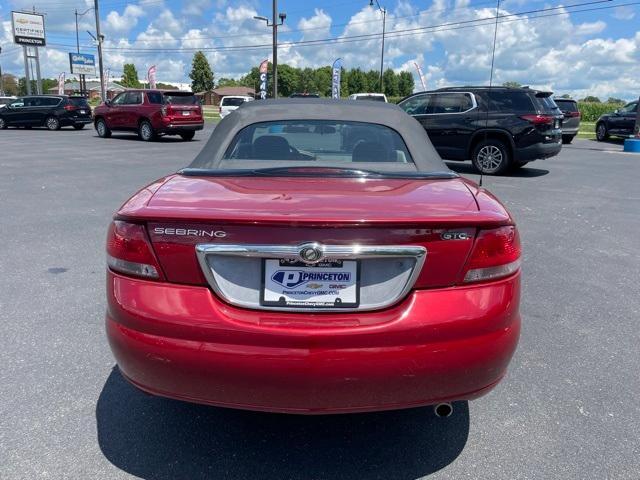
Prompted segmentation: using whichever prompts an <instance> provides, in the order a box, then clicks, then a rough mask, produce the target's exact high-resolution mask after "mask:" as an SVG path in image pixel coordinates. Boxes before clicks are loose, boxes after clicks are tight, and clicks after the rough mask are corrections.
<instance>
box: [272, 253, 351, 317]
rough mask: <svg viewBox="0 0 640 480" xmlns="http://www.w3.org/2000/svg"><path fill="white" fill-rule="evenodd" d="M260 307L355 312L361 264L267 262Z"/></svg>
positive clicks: (341, 262)
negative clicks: (333, 309) (353, 309)
mask: <svg viewBox="0 0 640 480" xmlns="http://www.w3.org/2000/svg"><path fill="white" fill-rule="evenodd" d="M263 281H264V286H263V288H262V292H261V298H260V303H261V304H262V305H265V306H275V307H296V308H312V307H315V308H354V307H357V306H358V304H359V301H360V298H359V297H360V295H359V285H358V262H357V261H355V260H344V261H342V260H335V261H328V260H327V261H325V262H321V263H318V264H316V265H308V264H305V263H302V262H298V261H295V260H286V259H280V260H264V277H263Z"/></svg>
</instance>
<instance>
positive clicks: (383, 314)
mask: <svg viewBox="0 0 640 480" xmlns="http://www.w3.org/2000/svg"><path fill="white" fill-rule="evenodd" d="M520 254H521V250H520V241H519V237H518V231H517V229H516V226H515V223H514V220H513V218H512V217H511V216H510V214H509V213H508V212H507V210H506V209H505V207H504V206H502V204H501V203H500V202H499V201H498V200H497V199H496V198H495V197H494V196H493V195H491V194H490V193H488V192H487V191H486V190H483V189H482V188H479V187H478V186H477V185H476V184H474V183H473V182H471V181H468V180H465V179H463V178H460V177H459V176H458V175H457V174H456V173H454V172H452V171H450V170H449V169H448V168H447V167H446V166H445V165H444V164H443V162H442V161H441V159H440V157H439V156H438V154H437V153H436V151H435V150H434V149H433V147H432V145H431V143H430V142H429V138H428V136H427V134H426V132H425V130H424V129H423V128H422V127H421V125H420V124H419V123H418V122H416V121H415V120H414V119H413V118H411V117H410V116H408V115H406V114H405V113H404V112H403V111H402V110H400V109H399V108H398V107H395V106H393V105H389V104H384V103H377V102H361V103H359V102H341V101H331V100H318V99H314V100H308V99H298V100H282V101H280V100H266V101H260V102H249V103H246V104H244V105H243V106H242V107H240V108H239V109H238V110H237V111H236V112H234V114H233V115H229V116H228V117H227V118H225V119H224V120H223V121H221V122H220V123H219V125H218V126H217V127H216V129H215V131H214V132H213V134H212V136H211V138H210V140H209V141H208V143H207V145H206V146H205V147H204V149H203V150H202V152H201V153H200V154H199V155H198V156H197V158H196V159H195V160H194V161H193V163H192V164H191V165H190V166H189V167H188V168H185V169H183V170H180V171H179V172H177V173H176V174H173V175H169V176H167V177H165V178H162V179H160V180H158V181H156V182H154V183H152V184H150V185H148V186H146V187H144V188H143V189H142V190H140V191H139V192H138V193H136V194H135V195H134V196H133V197H131V198H130V199H129V200H128V201H127V202H126V203H125V204H124V205H123V206H122V207H121V208H120V210H119V211H118V212H117V213H116V214H115V216H114V220H113V223H112V224H111V226H110V228H109V233H108V239H107V263H108V272H107V298H108V310H107V314H106V327H107V334H108V338H109V342H110V345H111V348H112V350H113V353H114V355H115V357H116V359H117V362H118V365H119V368H120V371H121V372H122V374H123V375H124V376H125V377H126V378H127V379H128V380H129V381H130V382H131V383H132V384H134V385H135V386H137V387H138V388H140V389H142V390H144V391H146V392H148V393H151V394H154V395H162V396H167V397H171V398H176V399H181V400H187V401H191V402H198V403H204V404H210V405H217V406H223V407H233V408H242V409H252V410H265V411H273V412H290V413H339V412H360V411H373V410H385V409H397V408H407V407H413V406H421V405H434V406H436V405H437V408H436V414H438V415H441V416H442V415H444V416H446V415H448V414H450V413H451V408H452V407H451V404H450V402H452V401H454V400H463V399H473V398H476V397H479V396H481V395H483V394H485V393H487V392H488V391H489V390H491V389H492V388H493V387H495V386H496V384H497V383H498V382H499V381H500V380H501V379H502V377H503V376H504V375H505V372H506V369H507V365H508V364H509V361H510V359H511V356H512V354H513V352H514V350H515V348H516V345H517V342H518V336H519V331H520V314H519V297H520Z"/></svg>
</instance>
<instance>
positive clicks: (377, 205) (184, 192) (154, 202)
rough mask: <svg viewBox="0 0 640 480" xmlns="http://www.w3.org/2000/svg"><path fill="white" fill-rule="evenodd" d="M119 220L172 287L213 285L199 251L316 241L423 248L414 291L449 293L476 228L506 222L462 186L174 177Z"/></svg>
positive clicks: (502, 215)
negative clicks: (148, 247) (144, 237)
mask: <svg viewBox="0 0 640 480" xmlns="http://www.w3.org/2000/svg"><path fill="white" fill-rule="evenodd" d="M119 216H120V218H124V219H131V220H134V219H135V220H136V221H145V222H146V225H147V228H148V232H149V237H150V239H151V242H152V245H153V247H154V249H155V252H156V255H157V256H158V259H159V261H160V264H161V266H162V269H163V270H164V273H165V276H166V278H167V279H168V280H169V281H172V282H176V283H184V284H195V285H204V284H207V283H211V282H207V275H206V273H207V271H206V266H205V267H204V268H203V265H202V263H199V260H198V256H197V254H196V246H197V245H203V244H208V245H212V244H213V245H257V244H259V245H272V246H273V245H282V246H297V245H301V244H304V243H307V242H317V243H319V244H322V245H333V246H345V245H364V246H381V245H382V246H392V247H393V246H400V247H401V246H417V247H423V248H424V249H426V262H425V264H424V267H423V268H422V271H421V272H420V274H419V276H418V277H416V278H417V279H416V281H415V285H416V286H417V287H420V288H431V287H438V286H447V285H452V284H455V283H456V282H457V281H458V280H459V276H460V272H461V270H462V268H463V266H464V263H465V261H466V259H467V257H468V255H469V252H470V250H471V247H472V245H473V240H474V238H475V235H476V232H477V229H478V228H480V227H492V226H498V225H504V224H507V223H509V222H510V218H509V216H508V215H507V214H505V212H504V211H503V210H500V209H494V210H492V209H484V210H482V211H481V210H480V209H479V208H478V204H477V202H476V199H475V197H474V195H473V194H472V193H471V191H470V189H469V188H468V186H467V184H466V182H465V181H463V180H462V179H459V178H454V179H447V180H412V179H366V180H363V179H359V178H331V179H324V180H323V181H318V179H316V178H283V177H280V178H256V177H243V178H219V177H218V178H212V177H204V178H203V177H197V178H194V177H187V176H181V175H176V176H173V177H172V178H170V179H169V180H168V181H166V182H165V183H164V184H163V185H162V186H161V187H160V188H159V189H157V191H155V193H153V195H151V194H150V193H147V194H146V195H145V196H144V200H143V201H137V200H136V199H135V198H134V199H132V201H130V202H129V203H128V204H126V205H125V206H124V207H123V209H121V211H120V212H119ZM393 265H396V264H393V263H390V264H389V266H391V267H393ZM245 266H247V265H245ZM379 266H382V264H380V265H379ZM396 266H398V268H400V266H399V264H397V265H396ZM253 267H255V271H254V274H253V275H254V276H259V275H261V273H260V269H259V268H258V265H257V264H254V265H253ZM254 280H255V281H257V282H258V283H259V279H257V278H255V279H254Z"/></svg>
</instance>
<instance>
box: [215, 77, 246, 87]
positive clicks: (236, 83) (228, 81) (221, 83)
mask: <svg viewBox="0 0 640 480" xmlns="http://www.w3.org/2000/svg"><path fill="white" fill-rule="evenodd" d="M241 83H242V82H241V81H240V80H236V79H235V78H225V77H222V78H220V80H218V83H217V84H216V88H222V87H242V86H243V85H241Z"/></svg>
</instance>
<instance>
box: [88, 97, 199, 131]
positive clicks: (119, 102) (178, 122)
mask: <svg viewBox="0 0 640 480" xmlns="http://www.w3.org/2000/svg"><path fill="white" fill-rule="evenodd" d="M94 125H95V128H96V131H97V132H98V135H99V136H101V137H102V138H109V137H110V136H111V132H112V131H125V132H136V133H137V134H138V135H139V136H140V138H141V139H142V140H144V141H147V142H149V141H152V140H155V139H156V138H157V137H158V136H159V135H180V136H181V137H182V139H183V140H191V139H192V138H193V137H194V135H195V133H196V130H202V128H203V127H204V117H203V116H202V107H201V106H200V103H199V102H198V99H197V98H196V97H195V95H194V94H193V93H191V92H180V91H176V90H169V91H162V90H127V91H126V92H123V93H121V94H120V95H118V96H117V97H115V98H114V99H113V100H107V101H106V102H105V103H103V104H102V105H100V106H99V107H98V108H96V109H95V112H94Z"/></svg>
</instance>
